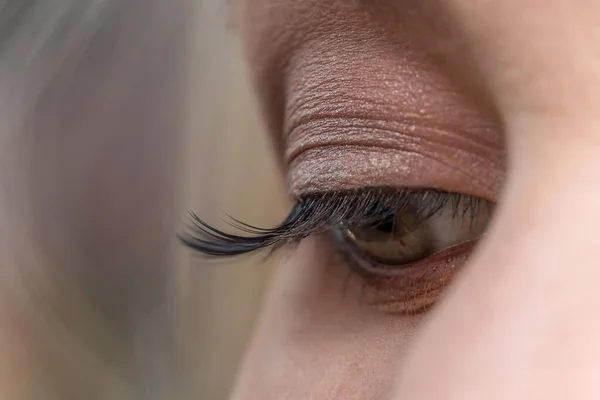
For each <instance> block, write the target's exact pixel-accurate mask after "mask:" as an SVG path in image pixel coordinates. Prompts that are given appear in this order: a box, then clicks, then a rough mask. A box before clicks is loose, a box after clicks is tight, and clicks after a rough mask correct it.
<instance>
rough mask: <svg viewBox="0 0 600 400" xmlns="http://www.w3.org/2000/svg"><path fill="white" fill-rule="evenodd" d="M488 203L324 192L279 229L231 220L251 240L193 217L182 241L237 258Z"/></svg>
mask: <svg viewBox="0 0 600 400" xmlns="http://www.w3.org/2000/svg"><path fill="white" fill-rule="evenodd" d="M487 204H488V203H487V202H486V201H484V200H482V199H480V198H477V197H473V196H468V195H463V194H459V193H451V192H445V191H441V190H437V189H389V188H367V189H361V190H356V191H346V192H332V193H321V194H313V195H309V196H305V197H303V198H300V199H298V201H297V202H296V205H295V206H294V208H293V209H292V211H291V212H290V214H289V215H288V217H287V218H286V219H285V220H284V221H283V222H282V223H281V224H280V225H279V226H277V227H275V228H270V229H264V228H259V227H256V226H252V225H249V224H246V223H243V222H241V221H239V220H237V219H235V218H231V217H230V220H229V221H228V223H229V224H230V225H231V226H232V227H233V228H235V229H237V230H238V231H239V232H240V233H246V234H247V236H241V235H238V234H232V233H227V232H224V231H222V230H219V229H217V228H215V227H212V226H210V225H209V224H207V223H206V222H204V221H203V220H202V219H200V218H199V217H198V216H197V215H196V214H194V213H190V216H191V225H190V229H189V231H188V232H186V233H185V234H183V235H181V236H180V240H181V241H182V242H183V244H185V245H186V246H187V247H189V248H191V249H193V250H195V251H197V252H199V253H202V254H205V255H209V256H215V257H224V256H236V255H241V254H245V253H250V252H253V251H256V250H259V249H263V248H267V247H272V248H273V249H277V248H280V247H281V246H283V245H286V244H289V243H293V242H298V241H300V240H302V239H303V238H305V237H307V236H309V235H312V234H315V233H322V232H325V231H328V230H330V229H332V228H334V227H340V226H371V225H376V224H377V223H378V222H380V221H382V220H385V219H386V218H390V217H392V216H393V215H395V214H396V213H398V212H401V211H403V210H405V209H407V208H408V207H410V208H411V209H412V210H413V211H414V212H416V213H417V214H418V215H420V216H421V218H423V220H426V219H428V218H431V217H433V216H435V215H437V214H438V213H439V212H440V211H441V210H442V209H444V208H445V207H446V206H448V205H451V206H452V210H453V217H454V218H457V217H463V218H464V217H466V216H467V215H468V214H470V216H473V215H475V214H476V213H477V211H478V210H479V207H482V206H485V205H487Z"/></svg>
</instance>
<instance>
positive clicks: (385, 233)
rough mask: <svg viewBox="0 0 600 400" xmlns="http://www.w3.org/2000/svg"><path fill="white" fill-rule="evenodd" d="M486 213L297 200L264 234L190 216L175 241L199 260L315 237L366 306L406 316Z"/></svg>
mask: <svg viewBox="0 0 600 400" xmlns="http://www.w3.org/2000/svg"><path fill="white" fill-rule="evenodd" d="M492 211H493V203H491V202H489V201H487V200H484V199H482V198H478V197H475V196H470V195H464V194H457V193H451V192H445V191H441V190H435V189H393V188H364V189H357V190H352V191H340V192H328V193H314V194H310V195H306V196H304V197H302V198H299V199H298V200H297V202H296V205H295V207H294V208H293V209H292V211H291V212H290V214H289V215H288V217H287V218H286V219H285V220H284V221H283V222H282V223H281V224H280V225H279V226H276V227H274V228H271V229H264V228H258V227H254V226H251V225H248V224H245V223H242V222H240V221H237V220H231V221H230V223H231V226H232V227H233V228H234V229H236V230H237V231H238V233H230V232H225V231H222V230H219V229H216V228H214V227H212V226H210V225H208V224H207V223H205V222H204V221H202V220H201V219H200V218H199V217H198V216H196V215H194V214H192V230H190V231H189V232H188V233H187V234H184V235H183V236H182V237H181V239H182V241H183V243H184V244H186V245H187V246H188V247H190V248H192V249H194V250H196V251H198V252H200V253H202V254H205V255H210V256H235V255H241V254H245V253H249V252H253V251H256V250H259V249H262V248H269V247H272V248H279V247H282V246H285V245H289V244H291V243H296V242H299V241H301V240H303V239H305V238H306V237H308V236H311V235H321V236H322V237H323V238H325V239H327V241H328V245H329V246H330V247H331V249H332V251H333V252H334V253H335V254H337V255H339V256H340V260H341V262H342V263H343V264H344V265H346V266H347V268H348V269H349V270H350V271H352V272H353V273H355V274H357V275H358V276H359V277H360V278H361V280H362V281H363V283H364V288H363V293H364V295H365V296H366V298H367V300H368V301H369V303H371V304H372V305H373V306H375V307H376V308H378V309H380V310H382V311H384V312H389V313H408V314H410V313H415V312H419V311H424V310H426V309H428V308H429V307H430V306H432V305H433V304H434V303H435V302H436V300H437V299H438V298H439V296H440V295H441V293H442V290H443V288H444V287H445V286H446V285H447V284H448V283H449V282H450V281H451V278H452V276H453V274H454V272H455V271H456V270H457V269H458V268H459V267H460V266H462V265H463V264H464V262H465V261H466V259H467V258H468V255H469V254H470V252H471V251H472V249H473V246H474V245H475V244H476V242H477V241H478V240H479V238H480V237H481V236H482V235H483V233H484V232H485V229H486V227H487V224H488V222H489V220H490V218H491V215H492ZM242 233H243V234H242Z"/></svg>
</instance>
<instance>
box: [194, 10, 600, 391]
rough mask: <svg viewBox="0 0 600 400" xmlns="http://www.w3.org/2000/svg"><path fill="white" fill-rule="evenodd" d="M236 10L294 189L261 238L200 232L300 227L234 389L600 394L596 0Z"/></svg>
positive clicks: (227, 247) (206, 246)
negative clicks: (286, 211)
mask: <svg viewBox="0 0 600 400" xmlns="http://www.w3.org/2000/svg"><path fill="white" fill-rule="evenodd" d="M243 11H244V12H243V15H244V24H243V26H244V27H243V33H244V39H245V41H246V47H247V54H248V58H249V65H250V68H251V71H252V74H253V76H254V78H255V83H256V90H257V93H258V96H259V99H260V101H261V104H262V106H263V110H264V115H265V119H266V120H267V121H268V124H269V127H270V131H271V135H272V137H273V141H274V142H275V143H276V148H277V149H278V152H279V156H280V160H281V165H282V168H283V169H284V170H285V172H286V174H287V179H288V186H289V190H290V194H291V195H292V196H293V197H294V198H295V199H297V200H298V205H297V207H296V208H295V209H294V210H293V211H292V213H291V214H290V217H289V218H288V220H286V221H284V222H283V223H282V225H281V226H279V227H277V228H275V229H272V230H262V231H255V232H254V233H255V235H254V236H253V237H252V238H244V237H241V236H231V235H230V236H225V234H224V233H222V232H216V231H214V230H211V228H210V227H206V226H200V234H201V235H203V236H202V237H201V238H199V239H198V238H197V239H191V238H190V239H189V243H188V244H190V245H192V246H194V247H196V248H197V249H199V250H201V251H204V252H207V253H211V254H215V255H228V254H238V253H244V252H247V251H250V250H254V249H258V248H260V247H266V246H270V245H278V244H285V243H288V242H292V241H294V242H298V243H297V244H296V245H290V246H288V248H287V249H286V250H284V251H283V253H282V256H281V266H280V268H279V269H278V271H277V274H276V277H275V279H274V281H273V283H272V287H271V291H270V293H269V296H268V298H267V301H266V303H265V306H264V310H263V313H262V317H261V319H260V322H259V324H258V328H257V332H256V335H255V338H254V340H253V343H252V345H251V347H250V349H249V352H248V354H247V358H246V360H245V363H244V366H243V368H242V371H241V373H240V376H239V380H238V384H237V386H236V388H235V390H234V393H233V399H235V400H246V399H319V400H325V399H331V400H333V399H344V400H351V399H382V400H387V399H392V400H393V399H406V398H411V399H412V398H417V399H430V398H431V399H434V398H444V399H465V398H477V399H480V398H485V399H491V398H499V399H500V398H503V399H504V398H515V399H530V398H548V399H552V398H556V399H559V398H560V399H563V398H597V397H598V395H600V379H597V376H598V374H599V373H600V345H599V344H598V340H597V338H598V337H599V335H600V322H599V320H598V318H596V317H595V314H596V313H597V310H598V308H599V306H600V295H599V294H598V293H599V292H598V290H597V283H598V282H599V281H600V269H598V268H597V266H598V265H599V263H598V262H597V261H596V257H597V251H596V250H597V247H598V244H600V242H599V240H598V239H597V234H596V230H597V228H596V226H597V223H598V221H600V210H599V209H598V205H599V204H600V185H599V184H598V182H600V157H599V155H600V133H598V132H600V131H599V130H598V128H599V125H600V123H599V122H600V121H599V119H598V116H597V115H598V113H597V111H596V110H597V109H598V107H600V94H599V93H600V89H598V88H600V57H599V53H598V51H597V45H596V43H597V42H598V39H600V28H598V27H599V26H600V24H599V23H600V5H598V4H596V3H594V2H588V1H583V0H581V1H550V2H544V3H543V4H541V3H539V2H536V1H525V2H523V1H521V0H519V1H517V0H504V1H479V2H473V1H463V0H445V1H441V0H425V1H418V2H416V1H414V2H411V1H399V0H376V1H373V0H369V1H366V0H365V1H362V0H330V1H321V0H247V1H246V3H245V4H244V7H243ZM242 228H244V227H242ZM245 228H249V227H245ZM246 230H248V229H246ZM250 230H252V229H250Z"/></svg>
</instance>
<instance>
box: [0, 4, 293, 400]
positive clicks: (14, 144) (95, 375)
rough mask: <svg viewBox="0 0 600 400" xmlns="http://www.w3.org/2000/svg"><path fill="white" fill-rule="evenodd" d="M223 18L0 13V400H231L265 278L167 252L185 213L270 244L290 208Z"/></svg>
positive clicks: (222, 9) (126, 11)
mask: <svg viewBox="0 0 600 400" xmlns="http://www.w3.org/2000/svg"><path fill="white" fill-rule="evenodd" d="M236 7H237V5H236V4H235V1H224V0H200V1H187V0H177V1H172V2H171V1H164V0H128V1H123V0H81V1H71V0H51V1H41V0H32V1H25V2H24V1H19V0H14V1H12V0H9V1H7V2H4V3H2V5H1V6H0V30H1V31H2V33H3V35H2V36H3V39H2V40H3V42H2V47H0V51H2V52H3V53H2V59H0V103H2V106H3V107H2V110H3V118H1V119H0V141H1V143H0V162H1V163H2V168H0V186H1V190H0V236H2V240H0V254H1V255H2V257H3V258H2V260H1V262H0V267H1V268H0V273H1V276H0V286H1V287H0V295H1V296H2V298H1V300H0V398H3V399H4V398H6V399H11V400H70V399H73V400H81V399H86V400H95V399H99V400H100V399H110V400H132V399H142V400H153V399H157V400H162V399H173V400H178V399H182V400H187V399H206V400H222V399H226V398H227V395H228V393H229V392H230V390H231V386H232V384H233V382H234V379H235V375H236V372H237V369H238V367H239V363H240V361H241V359H242V357H243V353H244V349H245V348H246V346H247V345H248V343H249V340H251V333H252V329H253V326H254V324H255V322H256V318H257V315H258V312H259V308H260V304H261V300H262V298H263V295H264V293H265V288H266V286H267V285H268V281H269V276H270V274H271V272H272V270H273V265H272V264H273V261H274V260H273V259H265V258H264V254H263V255H258V256H251V257H248V258H239V259H234V260H217V261H215V260H207V259H205V258H202V257H199V256H198V255H194V254H192V253H191V252H190V251H188V250H187V249H184V248H183V247H182V246H181V245H180V244H179V243H178V242H177V239H176V234H177V232H178V231H179V232H180V231H181V229H182V227H183V223H184V222H185V219H186V218H187V215H186V213H187V211H188V210H193V211H194V212H196V213H197V214H198V215H200V216H201V217H202V218H203V219H205V220H206V221H208V222H209V223H213V224H215V225H217V226H220V227H225V226H226V225H225V223H224V222H223V217H224V215H225V213H227V214H230V215H233V216H235V217H236V218H239V219H241V220H243V221H245V222H247V223H250V224H253V225H258V226H272V225H274V224H276V223H278V222H280V221H281V219H282V217H284V216H285V214H286V213H287V211H288V210H289V206H290V203H289V199H288V197H287V195H286V191H285V186H284V178H283V177H282V175H281V173H280V171H278V169H277V168H276V162H275V157H274V154H273V152H272V149H271V147H270V144H269V141H268V139H267V136H266V134H265V128H264V126H263V124H262V121H261V117H260V114H259V110H258V106H257V102H256V100H255V99H254V97H253V92H252V89H251V85H250V82H249V78H248V73H247V70H246V66H245V63H244V57H243V54H242V47H241V41H240V37H239V31H238V28H237V25H238V23H237V14H238V11H239V10H237V9H236ZM188 23H189V25H185V24H188ZM188 28H189V29H188ZM186 29H188V30H187V31H186ZM184 33H189V34H190V36H191V41H190V42H189V43H185V40H183V36H181V35H182V34H184ZM182 44H185V46H188V47H187V48H185V49H183V48H180V47H179V45H182ZM181 54H184V55H185V56H186V57H187V56H191V58H186V57H183V58H181V60H183V61H182V65H179V64H178V63H177V60H179V59H180V58H178V57H179V56H180V55H181ZM179 67H181V68H180V69H178V68H179ZM177 85H182V87H183V90H181V91H179V92H175V91H172V90H171V88H172V87H175V86H177ZM182 93H185V95H182ZM187 96H189V98H188V97H187ZM188 106H189V112H180V111H181V110H184V111H185V110H188ZM171 135H173V136H172V137H173V138H177V139H171ZM179 139H181V140H180V141H179ZM174 143H176V145H175V144H174ZM171 209H174V210H173V211H172V212H171V211H170V210H171Z"/></svg>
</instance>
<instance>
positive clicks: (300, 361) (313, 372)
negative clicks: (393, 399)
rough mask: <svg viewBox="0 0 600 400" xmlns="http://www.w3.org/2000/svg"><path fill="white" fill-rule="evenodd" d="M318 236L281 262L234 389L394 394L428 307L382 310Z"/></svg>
mask: <svg viewBox="0 0 600 400" xmlns="http://www.w3.org/2000/svg"><path fill="white" fill-rule="evenodd" d="M335 258H336V257H334V256H332V255H331V249H329V248H327V247H326V246H325V245H323V244H320V243H319V241H318V240H316V239H313V238H309V239H306V240H305V241H304V242H303V243H302V244H300V245H299V247H298V248H297V249H294V250H293V255H288V254H283V257H282V261H283V262H282V264H283V265H281V267H280V268H279V269H278V273H277V275H276V277H275V280H274V282H273V283H272V285H271V292H270V294H269V296H268V299H267V302H266V304H265V307H264V309H263V314H262V318H261V320H260V323H259V327H258V330H257V333H256V336H255V338H254V340H253V343H252V345H251V348H250V351H249V353H248V355H247V358H246V360H245V363H244V368H243V372H242V374H241V376H240V377H239V381H238V385H237V387H236V390H235V391H234V395H233V397H232V398H233V399H234V400H245V399H264V400H270V399H273V400H280V399H292V398H293V399H318V400H337V399H339V400H342V399H343V400H353V399H356V400H358V399H382V400H384V399H387V398H389V395H390V389H391V387H390V383H391V382H392V381H393V376H394V374H395V371H396V370H397V365H398V362H400V361H402V359H403V357H404V354H405V351H406V349H407V348H408V345H409V343H410V341H411V339H412V337H413V335H414V332H415V330H416V329H417V327H418V326H419V325H420V323H421V321H422V320H423V318H424V315H422V314H421V315H418V316H411V317H398V316H389V315H384V314H381V313H378V312H375V311H374V310H373V309H372V308H371V307H370V306H368V305H366V304H362V303H361V300H360V293H359V291H360V285H359V283H358V281H357V280H358V278H357V277H356V276H350V277H349V275H348V274H349V270H348V268H347V267H345V266H343V265H340V264H339V262H338V261H336V259H335Z"/></svg>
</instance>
